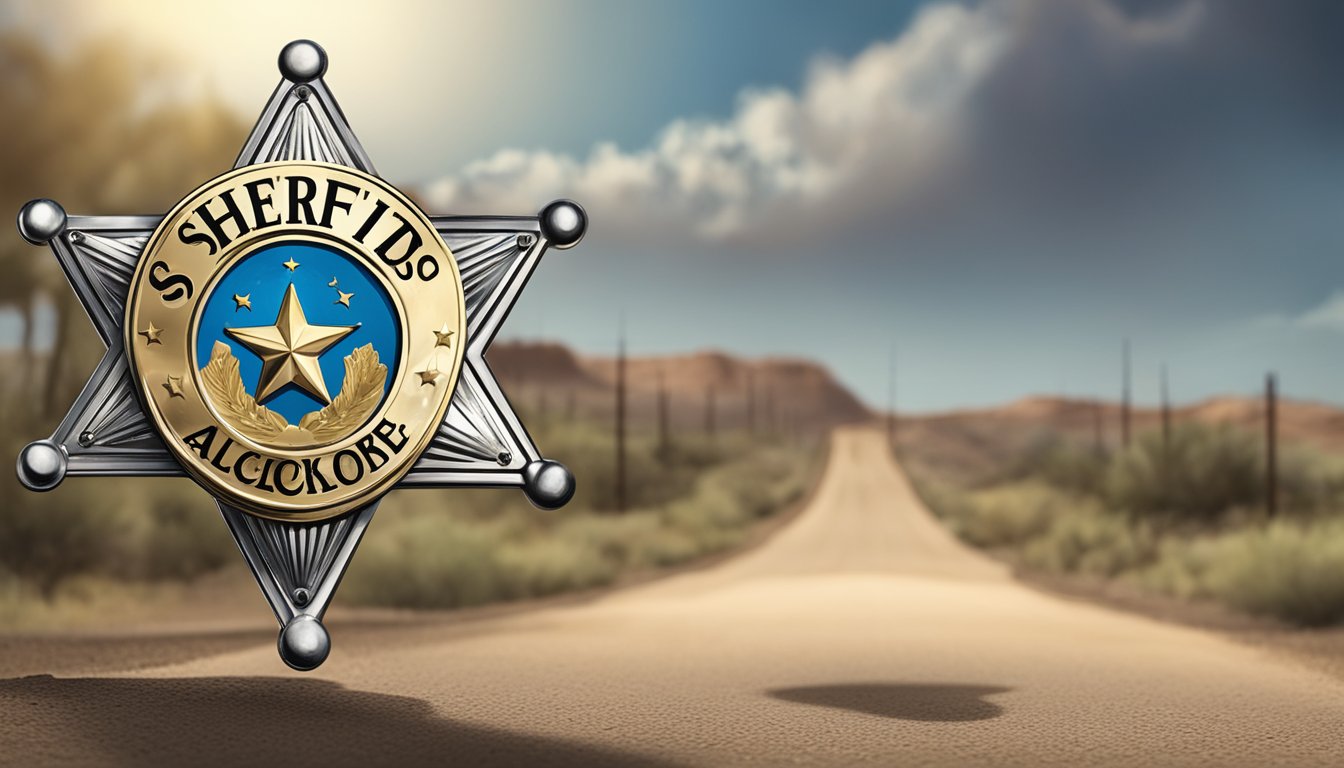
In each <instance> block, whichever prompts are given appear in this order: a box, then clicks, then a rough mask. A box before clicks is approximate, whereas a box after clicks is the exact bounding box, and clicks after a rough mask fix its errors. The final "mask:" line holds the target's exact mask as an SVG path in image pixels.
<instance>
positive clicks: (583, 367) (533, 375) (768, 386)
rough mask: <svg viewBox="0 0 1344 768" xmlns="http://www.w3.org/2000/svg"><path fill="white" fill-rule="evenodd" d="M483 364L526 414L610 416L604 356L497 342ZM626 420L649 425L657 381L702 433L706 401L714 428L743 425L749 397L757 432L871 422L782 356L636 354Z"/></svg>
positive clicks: (608, 360)
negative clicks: (751, 394)
mask: <svg viewBox="0 0 1344 768" xmlns="http://www.w3.org/2000/svg"><path fill="white" fill-rule="evenodd" d="M487 359H488V361H489V363H490V366H491V368H492V369H494V371H495V372H496V373H497V374H498V375H499V377H500V378H501V379H502V380H504V381H505V382H507V383H508V388H509V392H510V394H511V396H514V397H515V398H516V399H519V400H521V404H522V406H523V407H525V408H528V409H530V410H536V409H541V408H544V409H547V410H562V411H563V410H568V409H573V410H575V411H576V412H582V413H583V414H584V415H587V416H590V417H594V416H595V417H602V416H608V417H609V415H610V413H611V411H612V408H613V402H614V400H613V398H614V391H615V385H616V361H615V359H614V358H612V357H603V356H591V355H589V356H580V355H577V354H575V353H574V352H573V351H571V350H570V349H569V348H568V347H565V346H563V345H560V344H556V343H551V342H522V341H513V342H509V341H501V342H499V343H496V344H495V345H493V346H492V347H491V348H490V352H489V354H488V356H487ZM626 376H627V379H626V381H627V386H628V392H629V400H628V407H629V408H630V412H631V415H632V418H635V419H640V420H646V421H647V420H651V419H653V418H654V414H655V412H656V408H657V392H658V388H659V382H660V380H661V381H662V382H663V386H665V387H666V391H667V393H668V398H669V411H670V416H671V418H672V420H673V421H674V422H675V423H676V424H677V425H679V426H681V427H682V428H686V427H693V428H696V429H703V428H704V427H705V423H706V421H707V419H708V410H709V402H710V400H711V398H712V399H713V403H714V419H715V422H716V425H717V426H718V427H719V428H736V427H743V426H745V425H746V424H747V421H748V419H749V417H750V412H751V410H752V408H751V399H749V397H748V392H749V391H750V392H754V393H755V397H754V406H755V407H754V410H755V420H756V424H757V427H758V428H760V429H763V430H764V429H766V428H768V427H769V426H771V425H773V426H774V427H775V428H777V429H786V428H800V429H809V430H812V429H828V428H830V427H833V426H836V425H838V424H848V423H854V422H859V421H865V420H867V419H870V418H871V417H872V415H871V413H870V412H869V411H868V409H867V408H865V407H864V405H863V404H862V403H861V402H859V400H858V398H856V397H854V395H853V393H851V392H850V391H849V390H848V389H846V388H845V386H844V385H843V384H841V383H839V382H838V381H836V380H835V377H834V376H832V375H831V374H830V372H829V371H827V370H826V369H825V368H824V367H822V366H820V365H818V364H816V363H813V362H810V361H807V360H797V359H788V358H761V359H746V358H741V357H737V356H734V355H729V354H727V353H724V352H718V351H704V352H695V353H691V354H683V355H668V356H655V357H649V356H641V357H631V358H628V359H627V360H626Z"/></svg>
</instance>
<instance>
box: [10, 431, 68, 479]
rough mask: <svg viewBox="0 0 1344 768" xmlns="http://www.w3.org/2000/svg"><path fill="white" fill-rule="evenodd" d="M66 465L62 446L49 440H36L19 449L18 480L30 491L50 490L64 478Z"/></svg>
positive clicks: (66, 459)
mask: <svg viewBox="0 0 1344 768" xmlns="http://www.w3.org/2000/svg"><path fill="white" fill-rule="evenodd" d="M68 466H69V459H68V458H67V457H66V455H65V449H64V448H63V447H61V446H59V445H57V444H56V443H53V442H52V441H50V440H37V441H35V442H32V443H29V444H28V445H25V446H24V447H23V450H22V451H19V461H18V473H19V482H21V483H23V487H25V488H27V489H28V490H30V491H50V490H51V489H52V488H55V487H56V486H58V485H60V484H61V481H62V480H64V479H65V470H66V468H67V467H68Z"/></svg>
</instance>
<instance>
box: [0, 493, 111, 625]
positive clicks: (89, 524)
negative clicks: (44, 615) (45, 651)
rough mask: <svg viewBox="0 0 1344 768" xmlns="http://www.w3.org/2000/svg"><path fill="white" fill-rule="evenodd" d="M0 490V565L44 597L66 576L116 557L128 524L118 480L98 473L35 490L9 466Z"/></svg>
mask: <svg viewBox="0 0 1344 768" xmlns="http://www.w3.org/2000/svg"><path fill="white" fill-rule="evenodd" d="M0 494H3V497H4V498H5V502H4V504H3V506H2V507H0V569H3V570H4V571H6V572H8V573H9V574H11V575H13V576H17V577H19V578H21V579H24V580H26V581H27V582H28V583H30V584H32V585H33V586H34V587H35V588H36V589H37V591H38V592H39V593H40V594H41V595H42V596H43V597H44V598H46V599H48V600H50V599H51V598H52V597H53V596H54V595H55V592H56V589H57V587H58V586H60V584H61V582H63V581H65V580H66V579H68V578H70V577H72V576H77V575H80V574H84V573H89V572H92V571H96V570H98V569H99V568H100V567H106V566H107V565H108V564H110V563H112V562H114V560H115V556H114V555H115V552H116V551H117V543H118V542H119V541H120V537H121V533H122V532H123V531H124V528H125V525H124V519H125V518H124V516H123V515H122V514H121V513H120V511H119V509H120V499H121V490H120V489H119V488H118V487H117V484H116V483H115V482H113V481H110V480H107V479H103V478H99V479H96V480H88V481H85V482H83V483H78V484H76V483H67V484H65V485H63V486H62V487H61V488H59V489H57V490H55V491H52V492H50V493H45V494H35V493H31V492H29V491H27V490H25V489H23V488H22V487H21V486H20V485H19V483H18V480H17V479H15V478H14V475H13V473H12V472H4V473H0Z"/></svg>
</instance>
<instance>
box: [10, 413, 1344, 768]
mask: <svg viewBox="0 0 1344 768" xmlns="http://www.w3.org/2000/svg"><path fill="white" fill-rule="evenodd" d="M334 630H335V632H334V635H335V650H334V651H333V653H332V657H331V658H330V660H329V661H328V662H327V664H326V665H325V666H324V667H322V668H321V669H320V670H319V671H318V672H316V673H313V674H310V675H299V674H297V673H290V672H288V671H287V670H286V669H285V668H284V667H283V666H282V665H281V664H280V662H279V661H278V660H277V659H276V656H275V650H274V647H273V646H271V645H270V644H269V643H267V644H261V643H258V644H256V645H251V644H250V643H248V642H244V643H242V644H241V645H240V646H236V647H235V650H229V651H225V652H219V651H218V650H214V651H210V652H209V653H210V655H202V656H200V657H199V658H194V659H190V660H186V661H179V662H176V663H173V664H170V665H168V666H160V667H155V668H151V669H147V670H140V671H134V672H121V673H119V672H115V671H110V672H105V673H99V674H96V675H93V676H89V675H84V676H81V677H62V676H59V675H58V676H56V677H33V678H22V679H13V680H7V681H0V760H3V761H5V762H8V763H13V764H16V765H34V764H42V763H44V762H60V761H64V762H76V763H91V764H135V763H141V762H150V761H152V762H156V763H159V764H193V765H201V764H234V765H237V764H246V765H268V764H275V765H287V766H294V765H308V764H324V765H332V764H342V765H343V764H361V765H371V764H374V765H380V764H392V763H399V764H403V765H405V764H410V765H420V764H423V765H479V764H486V765H494V764H501V765H516V764H524V765H576V766H592V765H603V764H620V765H626V764H630V765H687V764H690V765H769V766H775V765H793V764H799V765H837V766H849V765H883V766H917V765H1070V766H1076V765H1144V766H1147V765H1255V766H1259V765H1344V685H1341V684H1340V683H1338V682H1336V681H1334V680H1333V679H1330V678H1327V677H1324V676H1322V675H1319V674H1316V673H1313V672H1310V671H1307V670H1305V669H1302V668H1299V667H1297V666H1294V665H1292V664H1289V663H1285V662H1281V661H1278V660H1277V659H1276V658H1274V657H1272V656H1270V655H1267V654H1266V653H1264V652H1261V651H1257V650H1253V649H1250V648H1247V647H1243V646H1241V645H1237V644H1234V643H1231V642H1228V641H1225V640H1222V639H1220V638H1218V637H1215V636H1212V635H1209V634H1205V633H1202V632H1198V631H1195V630H1190V629H1184V628H1177V627H1172V626H1167V625H1163V624H1159V623H1156V622H1152V621H1148V620H1145V619H1141V618H1136V617H1133V616H1130V615H1124V614H1119V613H1115V612H1112V611H1109V610H1106V609H1102V608H1097V607H1092V606H1088V605H1085V604H1079V603H1074V602H1067V601H1063V600H1059V599H1056V598H1053V597H1048V596H1044V595H1042V594H1039V593H1037V592H1034V591H1032V590H1030V589H1027V588H1024V587H1022V586H1019V585H1017V584H1015V583H1014V582H1013V581H1011V580H1010V579H1009V578H1008V577H1007V575H1006V574H1005V573H1004V572H1003V570H1002V569H1001V568H1000V567H999V566H997V565H995V564H993V563H990V562H988V561H986V560H984V559H983V558H981V557H979V556H978V555H976V554H974V553H972V552H970V551H967V550H966V549H964V548H963V547H961V546H960V545H959V544H958V543H957V542H955V541H954V540H953V539H952V538H950V537H949V536H948V535H947V534H946V533H945V532H944V531H943V529H942V528H940V527H939V526H938V525H937V523H936V522H934V521H933V520H932V519H931V518H930V517H929V515H928V513H927V512H926V511H925V510H924V508H923V507H922V506H921V505H920V503H919V502H918V501H917V500H916V499H915V497H914V496H913V495H912V494H911V492H910V488H909V486H908V484H907V482H906V480H905V479H904V477H903V476H902V475H901V473H900V472H899V471H898V470H897V468H896V467H895V466H894V465H893V464H892V463H891V462H890V461H889V460H888V459H887V456H886V452H885V451H884V449H883V445H882V440H881V437H880V436H879V435H878V434H876V433H872V432H867V431H862V430H853V431H845V432H841V433H839V434H837V436H836V437H835V445H834V450H833V452H832V462H831V465H830V466H829V468H828V469H827V472H826V474H825V477H824V479H823V481H822V487H821V488H820V489H819V490H818V493H817V495H816V497H815V498H814V500H813V502H812V503H811V504H810V505H809V507H808V508H807V509H806V510H805V511H804V512H803V513H802V514H801V515H800V516H799V517H798V518H797V519H796V520H795V521H794V522H793V523H792V524H791V525H790V526H788V527H787V528H785V529H784V530H782V531H781V532H780V533H779V534H778V535H776V536H775V537H774V538H773V539H771V540H770V541H769V542H768V543H767V544H765V545H764V546H762V547H760V548H758V549H756V550H754V551H752V552H750V553H748V554H746V555H744V556H741V557H739V558H736V559H733V560H730V561H728V562H726V563H724V564H722V565H720V566H717V567H714V568H712V569H710V570H706V571H700V572H696V573H690V574H687V575H683V576H678V577H675V578H672V579H667V580H664V581H661V582H657V583H654V584H651V585H647V586H643V587H639V588H636V589H631V590H627V591H623V592H617V593H613V594H611V595H609V596H607V597H605V598H603V599H600V600H597V601H594V602H590V603H587V604H583V605H578V606H568V607H552V608H545V609H541V610H536V611H530V612H523V613H517V614H513V615H509V616H504V617H499V618H492V619H486V620H481V621H472V622H456V623H449V624H445V623H443V622H437V623H430V624H428V625H410V626H402V627H383V628H372V629H370V628H351V629H346V628H343V627H341V626H340V625H339V624H337V625H336V626H334Z"/></svg>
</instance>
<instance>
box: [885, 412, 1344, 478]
mask: <svg viewBox="0 0 1344 768" xmlns="http://www.w3.org/2000/svg"><path fill="white" fill-rule="evenodd" d="M1172 420H1173V422H1174V423H1177V424H1180V423H1185V422H1197V423H1201V424H1226V425H1229V426H1233V427H1236V428H1239V429H1246V430H1250V431H1253V432H1256V433H1260V432H1261V431H1263V430H1264V428H1265V403H1264V400H1263V399H1261V398H1257V397H1238V396H1231V395H1225V396H1219V397H1212V398H1208V399H1206V400H1201V401H1199V402H1196V403H1193V404H1189V405H1183V406H1179V407H1175V408H1173V409H1172ZM1161 423H1162V414H1161V411H1160V410H1159V409H1157V408H1135V409H1134V410H1133V412H1132V414H1131V417H1130V424H1131V429H1132V430H1133V433H1134V434H1135V435H1138V434H1141V433H1143V432H1145V431H1149V430H1154V429H1159V428H1161ZM898 428H899V429H900V431H901V441H902V443H903V444H907V445H911V446H914V445H915V444H916V443H917V444H918V449H917V453H918V455H919V457H920V460H923V461H930V462H935V463H939V464H942V465H945V466H946V467H952V466H956V467H957V468H958V471H963V472H965V473H967V474H968V475H970V476H975V475H976V473H977V472H981V471H992V469H993V468H996V467H1002V466H1004V461H1005V459H1007V458H1009V457H1011V455H1012V454H1013V453H1014V452H1016V451H1020V450H1021V449H1023V448H1024V447H1026V446H1027V445H1028V444H1030V443H1031V442H1032V441H1035V440H1038V439H1040V438H1041V437H1042V436H1044V435H1046V434H1055V435H1062V436H1064V437H1065V438H1067V439H1070V440H1075V441H1077V442H1080V443H1085V444H1095V443H1096V442H1097V441H1098V440H1100V442H1101V443H1102V444H1103V445H1105V446H1108V447H1115V446H1117V445H1119V443H1120V439H1121V408H1120V404H1119V403H1117V402H1114V401H1097V400H1084V399H1073V398H1061V397H1028V398H1023V399H1021V400H1017V401H1014V402H1012V403H1009V404H1007V405H1002V406H996V407H992V408H977V409H966V410H958V411H948V412H944V413H934V414H928V415H919V416H903V417H902V418H901V419H900V420H899V422H898ZM1278 431H1279V438H1280V440H1281V441H1282V442H1284V443H1285V444H1291V443H1298V444H1302V445H1307V446H1311V447H1314V448H1318V449H1320V450H1324V451H1330V452H1339V453H1344V409H1341V408H1339V407H1336V406H1333V405H1329V404H1326V403H1320V402H1314V401H1307V400H1291V399H1281V400H1280V401H1279V404H1278Z"/></svg>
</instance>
